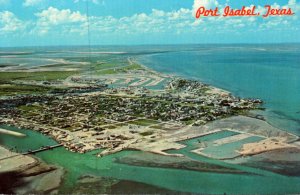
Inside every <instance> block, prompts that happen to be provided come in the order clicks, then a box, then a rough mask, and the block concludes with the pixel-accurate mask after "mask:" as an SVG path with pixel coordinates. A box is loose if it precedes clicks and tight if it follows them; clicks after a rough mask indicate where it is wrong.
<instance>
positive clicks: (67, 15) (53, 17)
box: [35, 7, 86, 25]
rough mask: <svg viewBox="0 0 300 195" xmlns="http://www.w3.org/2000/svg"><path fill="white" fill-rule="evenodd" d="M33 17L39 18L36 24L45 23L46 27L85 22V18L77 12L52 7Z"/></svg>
mask: <svg viewBox="0 0 300 195" xmlns="http://www.w3.org/2000/svg"><path fill="white" fill-rule="evenodd" d="M35 15H36V16H37V17H38V18H39V19H38V22H42V23H45V24H46V23H47V24H48V25H58V24H63V23H73V22H84V21H86V16H85V15H82V14H81V13H80V12H79V11H76V12H72V11H71V10H70V9H63V10H59V9H57V8H54V7H49V8H48V9H47V10H43V11H42V12H39V13H36V14H35Z"/></svg>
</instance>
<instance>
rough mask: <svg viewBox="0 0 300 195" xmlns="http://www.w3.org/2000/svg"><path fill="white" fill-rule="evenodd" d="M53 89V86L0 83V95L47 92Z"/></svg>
mask: <svg viewBox="0 0 300 195" xmlns="http://www.w3.org/2000/svg"><path fill="white" fill-rule="evenodd" d="M51 89H52V88H50V87H39V86H31V85H10V84H4V85H0V96H13V95H26V94H37V93H46V92H48V91H50V90H51Z"/></svg>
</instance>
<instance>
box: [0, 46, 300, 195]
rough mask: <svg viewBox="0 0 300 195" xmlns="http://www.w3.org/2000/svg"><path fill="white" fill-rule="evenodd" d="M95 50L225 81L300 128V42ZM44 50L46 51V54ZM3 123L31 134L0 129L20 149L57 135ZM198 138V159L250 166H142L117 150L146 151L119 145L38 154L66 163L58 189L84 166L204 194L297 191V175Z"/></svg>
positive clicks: (278, 119) (286, 124) (275, 121)
mask: <svg viewBox="0 0 300 195" xmlns="http://www.w3.org/2000/svg"><path fill="white" fill-rule="evenodd" d="M71 49H72V48H71ZM77 49H78V48H77ZM18 50H19V49H18ZM46 50H47V49H46ZM57 50H59V51H61V50H62V49H61V48H57ZM64 50H65V49H64ZM13 51H14V50H13ZM30 51H31V50H30ZM95 51H120V52H123V51H125V52H128V53H127V54H121V55H120V56H123V57H124V58H127V57H131V56H136V57H137V58H138V60H139V61H140V62H142V63H143V64H145V65H147V66H148V67H150V68H153V69H155V70H157V71H161V72H164V73H168V74H176V75H179V76H183V77H185V78H192V79H197V80H200V81H203V82H205V83H208V84H211V85H214V86H217V87H220V88H223V89H226V90H228V91H230V92H232V93H233V94H234V95H237V96H241V97H249V98H261V99H263V100H264V101H265V104H264V105H263V106H264V107H266V111H264V112H263V113H262V114H264V115H265V116H266V117H267V120H268V122H270V123H271V124H272V125H274V126H277V127H280V128H282V129H285V130H287V131H290V132H293V133H295V134H298V135H299V134H300V131H299V127H300V122H299V119H300V113H299V111H300V101H299V100H300V77H299V75H300V64H299V62H300V60H299V57H300V45H297V44H290V45H285V44H281V45H185V46H147V47H143V46H137V47H118V48H117V49H116V48H115V47H107V48H102V49H97V48H95ZM44 55H45V54H41V56H44ZM72 55H73V54H72ZM97 55H98V54H97ZM102 55H104V54H99V56H102ZM105 55H106V54H105ZM65 56H66V55H65V54H64V53H59V54H52V55H51V57H59V58H64V57H65ZM76 56H77V54H76ZM22 57H23V56H22ZM49 57H50V56H49ZM67 57H69V56H67ZM4 128H8V129H11V130H14V131H17V132H22V133H25V134H26V135H27V137H25V138H19V137H13V136H9V135H1V136H0V144H1V145H5V146H6V147H8V148H14V149H16V150H18V151H25V150H28V149H36V148H39V147H40V146H41V145H46V144H49V145H50V144H54V143H55V142H54V141H53V140H51V139H49V138H47V137H46V136H44V135H41V134H39V133H38V132H34V131H29V130H23V129H16V128H12V127H4ZM215 136H217V135H215ZM218 136H220V135H218ZM193 141H194V140H190V141H189V142H186V144H187V147H186V148H184V149H182V150H181V151H180V153H182V154H184V155H186V156H187V157H189V158H191V159H193V160H197V161H202V162H208V163H212V164H216V165H222V166H226V167H230V168H236V169H239V170H243V171H246V172H249V173H252V174H247V175H244V174H224V173H213V172H200V171H191V170H180V169H168V168H153V167H141V166H133V165H126V164H118V163H116V162H114V158H118V157H122V156H126V155H130V154H141V153H142V152H139V151H122V152H119V153H117V154H113V155H109V156H106V157H104V158H96V157H95V156H94V155H93V153H88V154H77V153H72V152H69V151H67V150H65V149H64V148H57V149H54V150H52V151H46V152H42V153H39V154H37V155H36V156H37V157H39V158H40V159H42V160H43V161H45V162H46V163H49V164H55V165H59V166H62V167H64V168H65V169H66V171H67V174H66V177H65V181H64V184H63V186H62V188H61V189H60V190H61V192H64V193H68V192H70V191H69V190H70V189H71V188H73V187H74V186H75V185H76V180H77V179H78V178H79V177H80V176H82V175H86V174H91V175H96V176H103V177H112V178H117V179H122V180H130V181H137V182H142V183H145V184H149V185H153V186H159V187H162V188H167V189H170V190H174V191H180V192H193V193H204V194H207V193H209V194H224V193H228V194H297V193H300V185H299V182H300V178H299V177H288V176H283V175H279V174H276V173H272V172H269V171H266V170H261V169H256V168H250V167H246V166H242V165H235V164H228V163H226V162H223V161H218V160H214V159H209V158H206V157H204V156H199V155H197V154H194V153H191V152H190V149H192V148H193V147H194V142H193ZM176 152H178V151H176Z"/></svg>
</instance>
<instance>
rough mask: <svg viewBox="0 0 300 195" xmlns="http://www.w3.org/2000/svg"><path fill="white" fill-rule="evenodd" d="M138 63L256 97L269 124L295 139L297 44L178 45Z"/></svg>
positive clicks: (299, 95) (298, 120) (299, 89)
mask: <svg viewBox="0 0 300 195" xmlns="http://www.w3.org/2000/svg"><path fill="white" fill-rule="evenodd" d="M138 60H139V61H140V62H141V63H143V64H144V65H146V66H148V67H150V68H153V69H155V70H157V71H160V72H164V73H168V74H175V75H179V76H183V77H185V78H192V79H197V80H200V81H202V82H205V83H207V84H211V85H214V86H216V87H220V88H222V89H225V90H228V91H230V92H232V93H233V94H234V95H237V96H240V97H246V98H260V99H262V100H264V102H265V103H264V105H263V107H265V108H266V111H264V112H262V113H261V114H263V115H264V116H265V117H266V119H267V121H268V122H270V123H271V124H272V125H274V126H276V127H279V128H282V129H284V130H287V131H290V132H292V133H295V134H297V135H300V76H299V75H300V44H271V45H198V46H184V47H183V49H182V50H180V46H178V48H177V50H175V51H172V52H167V53H158V54H151V55H143V56H140V57H139V58H138Z"/></svg>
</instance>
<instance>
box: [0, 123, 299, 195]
mask: <svg viewBox="0 0 300 195" xmlns="http://www.w3.org/2000/svg"><path fill="white" fill-rule="evenodd" d="M0 127H1V128H7V129H10V130H13V131H16V132H22V133H24V134H26V135H27V136H26V137H22V138H21V137H15V136H11V135H1V136H0V143H1V145H4V146H6V147H8V148H11V147H13V148H15V149H16V150H18V151H21V150H22V151H24V150H28V149H36V148H39V147H40V146H42V145H52V144H55V142H54V141H53V140H51V139H49V138H48V137H46V136H44V135H42V134H40V133H38V132H35V131H30V130H25V129H17V128H14V127H7V126H0ZM217 136H220V135H217ZM221 136H222V135H221ZM186 144H187V147H186V148H184V149H183V150H182V151H181V153H182V154H185V155H186V156H188V157H189V158H191V159H193V160H197V161H202V162H207V163H212V164H216V165H222V166H226V167H229V168H235V169H238V170H242V171H245V172H247V173H250V174H227V173H215V172H202V171H191V170H182V169H169V168H154V167H143V166H133V165H127V164H118V163H116V162H115V161H114V159H115V158H118V157H122V156H127V155H130V154H135V155H139V154H142V152H139V151H122V152H119V153H116V154H113V155H109V156H105V157H103V158H98V157H96V156H95V155H94V154H95V152H91V153H86V154H79V153H73V152H69V151H67V150H65V149H64V148H62V147H61V148H56V149H53V150H49V151H45V152H41V153H38V154H36V156H37V157H38V158H40V159H42V160H43V161H45V162H46V163H48V164H53V165H58V166H61V167H63V168H64V169H65V170H66V175H65V177H64V181H63V185H62V187H61V188H60V189H59V190H60V193H63V194H65V193H70V192H72V189H73V188H74V187H75V186H76V181H77V179H78V178H79V177H80V176H82V175H94V176H100V177H110V178H116V179H120V180H128V181H135V182H141V183H145V184H148V185H150V186H157V187H160V188H164V189H169V190H173V191H174V192H191V193H203V194H225V193H226V194H297V193H299V192H300V186H299V185H298V184H299V182H300V178H299V177H288V176H283V175H279V174H276V173H272V172H269V171H265V170H261V169H256V168H250V167H246V166H241V165H234V164H227V163H225V162H222V161H218V160H214V159H210V158H206V157H204V156H199V155H197V154H193V153H191V152H189V151H190V149H192V148H193V147H194V140H190V141H188V142H186ZM91 188H93V186H91ZM93 191H94V190H93ZM145 193H147V191H145Z"/></svg>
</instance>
